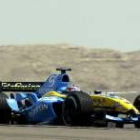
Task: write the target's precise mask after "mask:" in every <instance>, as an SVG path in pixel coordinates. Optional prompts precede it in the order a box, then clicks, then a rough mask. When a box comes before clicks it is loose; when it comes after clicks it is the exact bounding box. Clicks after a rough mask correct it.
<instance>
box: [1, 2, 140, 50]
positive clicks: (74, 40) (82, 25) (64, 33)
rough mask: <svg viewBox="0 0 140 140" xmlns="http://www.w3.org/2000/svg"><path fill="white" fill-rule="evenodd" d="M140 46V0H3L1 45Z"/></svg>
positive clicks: (114, 47) (120, 48) (130, 48)
mask: <svg viewBox="0 0 140 140" xmlns="http://www.w3.org/2000/svg"><path fill="white" fill-rule="evenodd" d="M36 43H37V44H40V43H41V44H50V43H53V44H55V43H70V44H73V45H82V46H89V47H97V48H98V47H103V48H104V47H106V48H108V47H109V48H112V49H119V50H122V51H131V50H138V49H140V0H0V45H3V44H36Z"/></svg>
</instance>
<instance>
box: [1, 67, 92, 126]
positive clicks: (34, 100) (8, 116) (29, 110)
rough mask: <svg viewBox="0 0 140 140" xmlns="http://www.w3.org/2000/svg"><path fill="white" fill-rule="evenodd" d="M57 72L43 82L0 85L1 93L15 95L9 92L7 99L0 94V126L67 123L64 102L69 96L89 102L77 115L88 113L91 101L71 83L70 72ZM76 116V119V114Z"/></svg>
mask: <svg viewBox="0 0 140 140" xmlns="http://www.w3.org/2000/svg"><path fill="white" fill-rule="evenodd" d="M57 70H58V71H61V73H60V74H52V75H50V76H49V77H48V78H47V80H46V81H45V82H1V86H0V87H1V91H15V92H16V93H11V94H10V97H8V96H7V95H6V94H5V93H3V92H1V94H0V114H1V115H0V123H9V122H10V123H18V124H36V123H46V124H66V121H65V114H66V112H65V105H64V103H65V99H66V97H67V95H68V94H71V95H74V96H75V97H76V98H77V99H76V100H78V98H81V97H84V98H85V99H86V98H88V99H89V100H90V102H87V103H84V105H86V104H87V105H88V106H89V105H90V106H89V107H88V106H87V105H86V106H87V108H88V109H85V110H84V109H83V110H82V112H79V114H80V115H81V113H82V114H89V112H88V110H91V109H92V104H91V102H92V101H91V98H90V97H89V96H88V94H86V93H84V92H82V91H80V89H79V88H78V87H76V86H74V85H72V84H71V82H70V78H69V76H68V74H67V73H66V71H70V70H71V69H67V68H57ZM17 91H20V92H17ZM21 91H22V92H21ZM31 91H34V92H31ZM79 110H80V109H79ZM87 112H88V113H87ZM76 115H77V117H76V118H78V117H79V116H78V114H75V116H76ZM81 118H82V117H81ZM78 120H79V121H80V119H78ZM79 121H78V122H79ZM74 122H75V121H74V120H73V123H74ZM76 123H77V122H76Z"/></svg>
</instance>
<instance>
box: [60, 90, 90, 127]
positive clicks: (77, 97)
mask: <svg viewBox="0 0 140 140" xmlns="http://www.w3.org/2000/svg"><path fill="white" fill-rule="evenodd" d="M92 112H93V101H92V99H91V98H90V96H89V95H88V94H87V93H85V92H82V91H74V92H70V93H69V95H68V96H67V98H66V100H65V102H64V104H63V106H62V119H63V122H64V124H65V125H80V126H81V125H89V124H90V125H91V123H90V116H91V114H92Z"/></svg>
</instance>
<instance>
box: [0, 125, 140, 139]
mask: <svg viewBox="0 0 140 140" xmlns="http://www.w3.org/2000/svg"><path fill="white" fill-rule="evenodd" d="M139 138H140V130H139V129H135V128H133V127H132V126H127V127H125V128H123V129H117V128H110V127H109V128H96V127H88V128H86V127H65V126H36V125H35V126H31V125H30V126H29V125H28V126H13V125H9V126H2V125H1V126H0V140H139Z"/></svg>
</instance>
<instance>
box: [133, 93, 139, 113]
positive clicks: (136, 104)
mask: <svg viewBox="0 0 140 140" xmlns="http://www.w3.org/2000/svg"><path fill="white" fill-rule="evenodd" d="M133 105H134V106H135V107H136V108H137V109H138V110H139V111H140V95H138V96H137V97H136V98H135V100H134V103H133Z"/></svg>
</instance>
